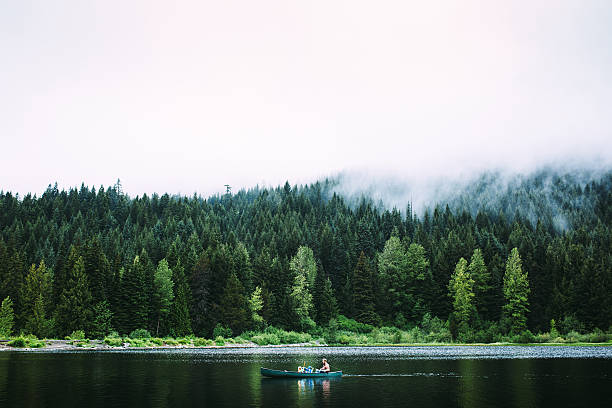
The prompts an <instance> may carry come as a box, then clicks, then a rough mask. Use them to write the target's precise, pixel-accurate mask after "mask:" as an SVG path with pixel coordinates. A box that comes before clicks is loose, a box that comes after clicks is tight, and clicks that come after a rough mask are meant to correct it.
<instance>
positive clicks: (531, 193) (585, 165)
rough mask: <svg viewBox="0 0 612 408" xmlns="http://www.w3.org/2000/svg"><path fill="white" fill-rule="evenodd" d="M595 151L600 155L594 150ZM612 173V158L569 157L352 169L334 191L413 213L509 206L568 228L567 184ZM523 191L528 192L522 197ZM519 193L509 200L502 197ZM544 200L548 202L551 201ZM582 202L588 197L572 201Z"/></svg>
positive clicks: (533, 219) (512, 210) (530, 217)
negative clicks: (451, 168) (447, 167)
mask: <svg viewBox="0 0 612 408" xmlns="http://www.w3.org/2000/svg"><path fill="white" fill-rule="evenodd" d="M593 157H595V155H594V156H593ZM611 173H612V165H611V162H610V161H609V160H604V159H601V158H600V159H595V158H592V159H590V160H585V159H578V158H564V159H557V160H553V159H552V158H549V159H548V160H547V161H538V162H533V163H530V164H529V165H527V166H521V167H518V166H516V167H511V166H508V165H506V166H496V167H495V166H491V167H481V168H472V169H470V170H467V169H463V170H462V171H456V172H454V173H453V172H448V173H446V174H444V173H443V172H432V173H427V172H418V171H406V172H401V171H398V172H387V173H385V172H381V171H375V172H373V171H368V170H358V171H351V170H346V171H343V172H340V173H339V174H337V175H336V176H332V177H330V178H331V179H332V180H334V182H335V183H334V187H333V191H334V192H335V193H337V194H340V195H342V196H343V197H345V199H346V200H347V201H348V203H349V204H351V205H352V206H357V205H358V204H359V203H360V201H361V200H362V199H364V198H365V199H367V200H371V202H373V203H374V204H375V205H376V206H377V207H379V208H380V209H386V210H391V209H394V208H395V209H397V210H399V211H400V212H401V213H402V214H403V215H404V216H405V215H406V211H407V208H408V207H410V209H411V211H412V213H413V215H415V216H418V217H422V216H423V214H424V212H425V211H426V210H429V211H430V212H431V211H432V210H433V209H434V208H435V207H436V206H442V207H443V208H444V207H445V206H446V205H448V206H449V207H450V208H451V210H455V211H457V210H459V211H463V210H466V211H468V212H469V213H470V214H471V215H472V216H475V215H476V214H477V213H478V211H488V212H489V213H493V214H495V213H497V212H499V210H500V209H504V210H505V211H506V213H507V216H508V217H509V219H512V218H513V217H514V215H515V212H519V213H520V214H521V216H523V217H525V218H526V219H528V220H529V221H530V222H531V223H532V225H535V224H536V222H537V221H538V219H540V218H542V217H549V218H550V220H551V222H552V223H553V224H554V226H555V228H556V229H558V230H566V229H568V228H569V221H568V219H567V218H566V217H565V215H564V211H563V209H562V208H561V201H562V197H561V196H562V195H563V194H564V193H563V192H562V191H559V188H563V187H565V186H566V185H571V186H572V187H573V186H574V185H578V186H579V187H580V188H582V189H584V187H585V186H586V185H587V184H589V183H590V182H592V181H599V180H600V179H601V178H602V177H603V176H605V175H607V174H611ZM519 193H524V196H522V197H518V195H519ZM508 195H512V196H513V198H511V199H510V200H508V201H509V202H504V203H502V201H503V200H504V199H506V200H507V199H508ZM542 203H546V204H545V206H543V205H542ZM571 204H572V206H573V207H574V208H580V207H581V206H582V205H584V203H582V202H573V203H571Z"/></svg>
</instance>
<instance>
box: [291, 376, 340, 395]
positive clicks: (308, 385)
mask: <svg viewBox="0 0 612 408" xmlns="http://www.w3.org/2000/svg"><path fill="white" fill-rule="evenodd" d="M338 380H340V378H338V379H330V378H301V379H299V380H297V388H298V393H299V394H310V393H313V392H314V393H317V394H321V395H322V396H323V397H324V398H325V399H328V398H329V395H330V392H331V386H332V385H331V383H332V381H338Z"/></svg>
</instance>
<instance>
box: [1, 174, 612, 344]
mask: <svg viewBox="0 0 612 408" xmlns="http://www.w3.org/2000/svg"><path fill="white" fill-rule="evenodd" d="M497 177H498V176H496V174H495V173H491V174H487V175H484V176H483V177H482V178H480V179H479V181H478V182H476V183H473V184H471V185H470V186H468V188H466V189H462V190H461V191H457V195H456V197H454V198H452V199H449V200H448V202H447V203H438V204H435V206H433V207H431V208H428V209H425V210H424V211H423V212H419V213H415V212H413V211H412V210H411V208H410V203H409V202H408V203H406V205H405V207H403V208H399V209H391V210H389V209H382V208H381V207H380V205H378V203H373V202H372V201H371V200H368V199H365V198H364V199H361V200H359V201H357V202H353V201H351V205H349V204H347V202H346V201H345V199H344V198H343V197H342V196H339V195H337V194H336V193H334V190H335V188H336V187H337V185H338V180H334V179H329V180H325V181H321V182H317V183H314V184H310V185H306V186H299V187H298V186H290V185H289V184H285V185H284V186H283V187H277V188H274V189H268V188H255V189H251V190H248V191H240V192H238V193H236V194H226V195H223V196H213V197H210V198H202V197H198V196H193V197H176V196H169V195H168V194H164V195H161V196H159V195H157V194H154V195H152V196H148V195H144V196H142V197H135V198H131V197H129V196H127V195H126V194H124V193H123V192H122V189H121V185H120V183H117V184H116V185H115V186H113V187H110V188H107V189H105V188H102V187H100V188H99V189H96V188H89V187H87V186H82V187H81V188H80V189H71V190H69V191H59V190H58V189H57V187H49V188H48V189H47V191H45V192H44V194H43V195H42V196H40V197H35V196H31V195H27V196H24V197H18V196H16V195H14V194H12V193H10V192H3V193H2V194H0V299H6V298H7V297H8V298H10V300H6V301H5V303H6V304H7V306H6V308H8V304H9V303H11V301H12V309H13V310H14V326H13V330H12V331H13V332H20V331H23V332H27V333H33V334H36V335H38V336H39V337H41V336H43V337H44V336H47V337H49V336H65V335H67V334H69V333H71V332H72V331H74V330H85V331H86V332H87V333H88V335H89V336H97V337H100V336H104V335H105V334H107V333H108V332H110V331H111V330H116V331H118V332H119V333H129V332H131V331H132V330H135V329H139V328H144V329H148V330H149V331H151V332H153V333H157V334H158V335H168V334H170V335H177V336H178V335H187V334H191V333H193V334H196V335H198V336H210V335H211V333H212V331H213V328H214V327H215V326H217V325H218V324H221V325H222V326H225V327H229V328H231V329H232V330H233V332H234V334H238V333H240V332H242V331H244V330H249V329H262V328H264V327H266V326H267V325H273V326H275V327H281V328H286V329H294V330H301V331H312V330H316V328H317V327H324V326H327V325H328V323H329V321H330V319H332V318H334V317H336V316H338V314H342V315H344V316H347V317H349V318H354V319H356V320H357V321H360V322H364V323H369V324H372V325H376V326H382V325H385V326H389V325H395V326H398V327H401V328H410V327H412V326H414V325H417V324H421V322H422V321H423V318H424V316H425V317H426V319H429V318H430V316H436V317H439V318H440V319H442V320H443V321H448V323H447V324H449V327H450V329H451V332H453V334H454V335H455V336H457V335H460V334H462V333H468V332H475V331H479V330H480V331H483V330H485V331H486V330H488V329H490V328H491V327H494V330H495V331H498V332H504V333H508V332H520V331H522V330H525V329H526V328H529V329H530V330H531V331H534V332H535V331H547V330H550V329H551V327H550V322H551V319H555V320H556V321H557V322H560V324H565V325H566V326H568V330H569V329H571V330H578V331H580V330H592V329H594V328H601V329H603V330H606V329H608V328H609V327H610V325H611V324H612V229H611V227H612V173H611V172H609V173H606V174H603V175H599V176H597V177H591V179H589V180H587V181H585V180H584V179H583V178H577V177H575V176H573V175H572V174H568V173H565V174H556V173H555V172H553V171H551V170H547V171H540V172H538V173H534V174H532V175H530V176H523V177H520V178H516V179H515V180H513V181H512V182H510V183H503V187H500V186H502V184H501V183H500V182H499V180H498V179H497ZM432 205H433V204H432ZM3 309H5V308H4V307H3ZM569 326H571V327H569Z"/></svg>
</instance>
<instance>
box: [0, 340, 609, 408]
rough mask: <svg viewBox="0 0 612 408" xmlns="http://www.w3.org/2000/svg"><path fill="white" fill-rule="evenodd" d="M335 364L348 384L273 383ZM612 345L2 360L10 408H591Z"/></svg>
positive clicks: (2, 387) (598, 397)
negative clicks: (282, 372)
mask: <svg viewBox="0 0 612 408" xmlns="http://www.w3.org/2000/svg"><path fill="white" fill-rule="evenodd" d="M321 357H327V358H328V360H329V361H330V364H331V366H332V370H342V371H343V372H344V373H345V376H344V377H343V378H340V379H327V380H325V379H317V380H297V379H293V380H289V379H267V378H262V377H261V375H260V374H259V368H260V367H269V368H277V369H287V370H295V369H296V367H297V366H298V365H302V364H303V363H304V362H306V364H307V365H313V366H315V365H318V364H319V362H320V359H321ZM611 404H612V347H511V346H500V347H484V346H478V347H463V346H458V347H384V348H368V347H361V348H282V349H271V348H257V349H215V350H141V351H132V350H130V351H98V352H92V351H79V352H17V351H7V352H1V353H0V407H166V406H176V407H222V406H234V407H247V406H255V407H259V406H265V407H268V406H270V407H273V406H279V407H316V406H334V407H376V408H379V407H455V406H463V407H586V406H611Z"/></svg>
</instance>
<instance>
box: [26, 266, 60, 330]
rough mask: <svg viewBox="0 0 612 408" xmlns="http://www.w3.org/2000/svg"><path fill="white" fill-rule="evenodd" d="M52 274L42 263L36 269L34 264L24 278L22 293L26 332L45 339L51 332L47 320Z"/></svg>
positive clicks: (49, 322)
mask: <svg viewBox="0 0 612 408" xmlns="http://www.w3.org/2000/svg"><path fill="white" fill-rule="evenodd" d="M52 285H53V282H52V274H51V271H50V270H49V269H47V266H46V265H45V262H44V261H40V264H39V265H38V267H36V266H35V265H34V264H32V266H31V267H30V271H29V272H28V275H27V276H26V279H25V283H24V285H23V291H22V295H21V298H22V301H23V309H22V313H23V318H22V320H23V321H24V322H25V329H26V331H28V332H30V333H32V334H34V335H36V336H38V337H47V336H50V335H51V333H52V332H53V320H52V319H50V318H49V316H50V313H51V311H50V309H51V296H52V293H53V288H52Z"/></svg>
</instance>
